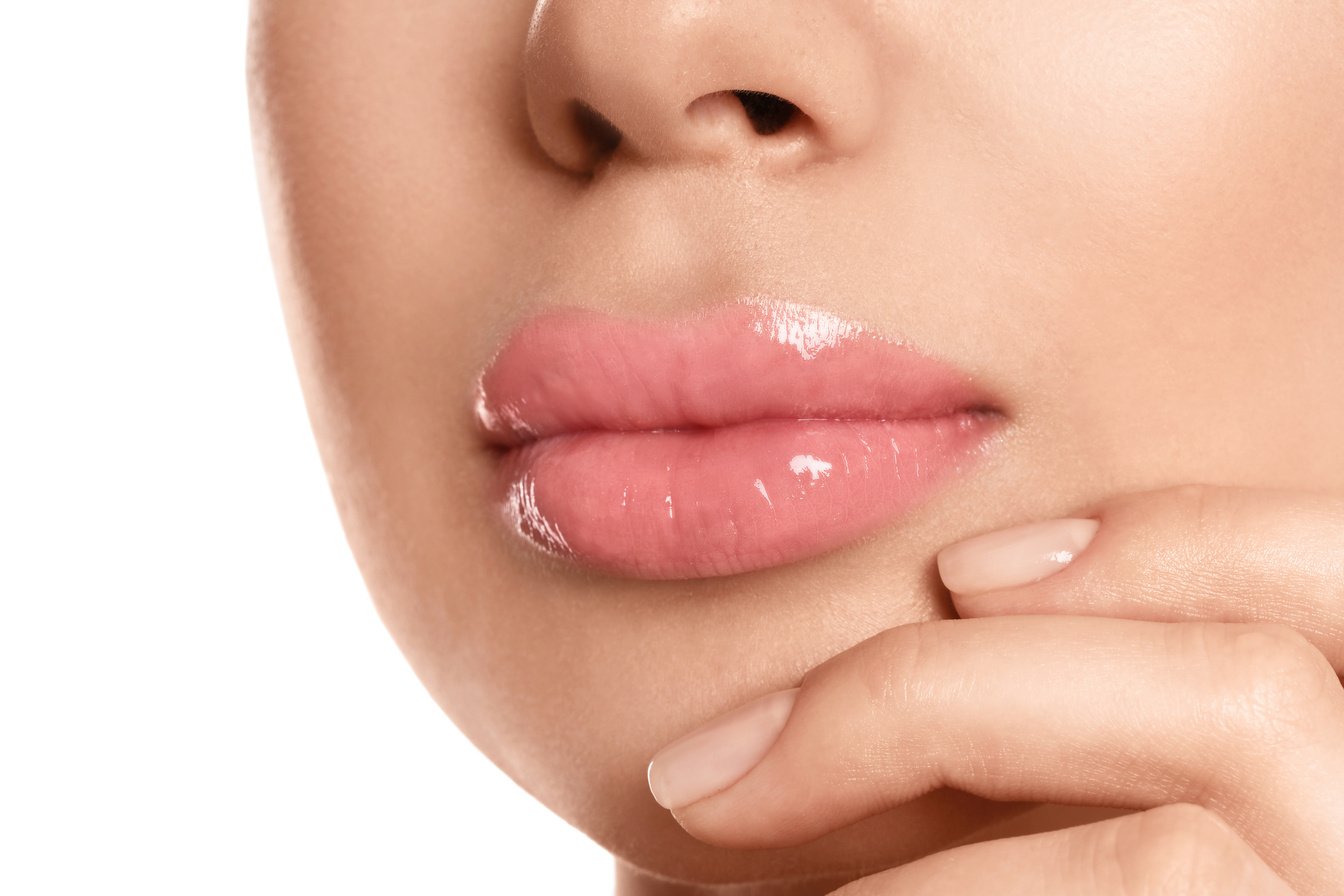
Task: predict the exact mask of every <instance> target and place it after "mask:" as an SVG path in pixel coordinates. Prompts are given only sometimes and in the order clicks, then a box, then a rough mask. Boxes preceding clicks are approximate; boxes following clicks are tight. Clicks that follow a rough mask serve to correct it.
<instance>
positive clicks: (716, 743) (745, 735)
mask: <svg viewBox="0 0 1344 896" xmlns="http://www.w3.org/2000/svg"><path fill="white" fill-rule="evenodd" d="M797 696H798V688H789V689H788V690H785V691H775V692H774V693H773V694H766V695H765V696H764V697H758V698H756V699H755V700H753V701H751V702H750V703H747V704H744V705H742V706H739V707H738V708H737V709H734V710H732V711H731V712H728V713H725V714H723V715H721V716H719V717H718V718H717V719H714V720H713V721H712V722H710V723H709V724H707V725H705V726H704V727H702V728H698V729H696V730H695V731H692V732H691V733H690V734H687V735H686V736H685V737H682V738H679V739H678V740H675V741H673V742H672V743H670V744H668V745H667V746H665V747H663V748H662V749H661V750H659V751H658V755H656V756H654V757H653V761H652V762H650V763H649V790H651V791H652V792H653V798H654V799H655V800H657V801H658V805H660V806H662V807H663V808H664V809H680V808H681V807H682V806H689V805H690V804H691V803H694V802H696V801H698V800H702V799H704V798H705V797H707V796H709V795H710V794H713V793H718V792H719V791H720V790H723V789H724V788H726V787H728V786H730V785H732V784H735V783H737V781H738V779H740V778H741V777H742V776H743V775H745V774H746V773H747V772H749V771H751V770H752V769H753V768H755V767H756V764H757V763H758V762H760V761H761V759H762V758H763V757H764V756H765V754H766V753H767V752H768V751H769V750H770V747H771V746H773V745H774V743H775V740H776V739H778V737H779V732H780V731H782V730H783V729H784V723H785V722H787V721H788V720H789V713H790V712H791V711H792V710H793V701H794V700H795V698H797Z"/></svg>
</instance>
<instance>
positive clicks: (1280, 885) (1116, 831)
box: [830, 803, 1293, 896]
mask: <svg viewBox="0 0 1344 896" xmlns="http://www.w3.org/2000/svg"><path fill="white" fill-rule="evenodd" d="M947 893H993V894H994V896H1077V894H1082V893H1086V894H1089V896H1133V894H1138V893H1217V894H1220V896H1293V892H1292V890H1291V889H1289V887H1288V885H1287V884H1286V883H1284V881H1283V879H1282V878H1280V877H1279V876H1278V875H1277V874H1275V873H1274V872H1273V870H1271V869H1270V867H1269V866H1268V865H1266V864H1265V862H1264V860H1263V859H1261V858H1260V857H1259V856H1257V855H1256V854H1255V851H1254V850H1252V849H1251V848H1250V847H1249V846H1248V845H1247V844H1246V842H1245V841H1244V840H1242V839H1241V838H1240V837H1238V836H1237V834H1236V832H1235V831H1233V830H1232V829H1231V828H1230V827H1228V825H1227V823H1226V822H1224V821H1223V820H1222V819H1220V818H1219V817H1218V816H1216V815H1214V814H1213V813H1212V812H1210V811H1208V810H1207V809H1204V808H1202V807H1199V806H1193V805H1190V804H1188V803H1181V804H1176V805H1171V806H1162V807H1160V808H1157V809H1150V810H1148V811H1146V812H1139V813H1136V814H1133V815H1126V816H1123V817H1121V818H1112V819H1108V820H1106V821H1100V822H1097V823H1095V824H1088V825H1083V826H1081V827H1076V828H1066V829H1064V830H1062V831H1050V832H1048V833H1044V834H1032V835H1030V836H1027V837H1012V838H1006V839H1003V840H990V841H988V842H985V843H975V844H972V845H970V846H962V847H958V848H956V849H949V850H947V851H945V852H940V853H937V854H935V855H932V856H929V857H927V858H924V859H920V860H919V861H917V862H912V863H910V864H908V865H902V866H901V867H899V868H892V869H891V870H889V871H883V872H881V873H879V874H874V875H871V876H869V877H865V878H862V879H861V880H857V881H854V882H853V883H851V884H848V885H846V886H844V887H841V888H840V889H839V890H836V891H834V892H833V893H831V894H830V896H898V894H899V896H935V894H936V896H943V894H947Z"/></svg>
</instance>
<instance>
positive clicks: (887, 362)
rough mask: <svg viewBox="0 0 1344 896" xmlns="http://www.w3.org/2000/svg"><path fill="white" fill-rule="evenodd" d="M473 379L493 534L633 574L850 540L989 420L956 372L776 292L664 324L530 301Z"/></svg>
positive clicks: (964, 463) (935, 477) (919, 493)
mask: <svg viewBox="0 0 1344 896" xmlns="http://www.w3.org/2000/svg"><path fill="white" fill-rule="evenodd" d="M478 386H479V388H478V394H477V400H476V420H477V424H478V426H479V428H480V430H481V432H482V434H483V436H484V438H485V440H486V441H487V442H488V443H489V444H491V445H493V446H495V447H496V448H497V449H498V450H499V454H500V457H499V463H498V469H497V473H498V479H497V481H496V482H495V484H494V485H495V488H496V496H497V498H498V500H499V502H500V504H501V506H502V508H503V511H504V518H505V520H506V521H507V522H508V524H509V525H510V527H511V528H512V529H513V530H514V531H515V532H516V533H518V534H519V535H521V536H522V537H523V538H525V539H527V540H528V541H529V542H531V543H532V544H533V545H535V546H536V547H538V548H541V549H542V550H545V551H547V552H549V553H552V554H556V555H560V556H563V557H566V558H569V559H571V560H574V561H577V562H579V563H582V564H586V565H588V566H592V567H595V568H597V569H600V570H603V571H606V572H610V573H614V574H618V575H626V576H633V577H637V578H646V579H684V578H697V577H704V576H717V575H730V574H733V573H740V572H747V571H750V570H755V569H761V568H764V567H769V566H775V565H779V564H784V563H789V562H793V561H796V560H800V559H804V558H806V557H809V556H814V555H816V554H820V553H823V552H825V551H828V550H832V549H834V548H837V547H839V546H841V545H844V544H846V543H848V542H851V541H854V540H855V539H858V538H860V537H862V536H864V535H866V534H868V533H870V532H872V531H874V530H876V529H878V528H880V527H882V526H884V525H888V524H890V523H891V522H893V521H894V520H896V519H897V518H899V517H900V516H902V515H903V514H905V513H908V512H909V511H911V510H913V509H914V508H915V507H916V506H918V505H920V504H921V503H923V502H924V501H925V500H926V499H927V498H928V497H929V496H930V494H931V493H932V492H933V491H934V490H935V489H936V488H937V486H938V485H939V484H940V483H941V482H945V481H946V480H947V479H948V478H949V476H951V475H954V474H956V473H958V472H961V471H965V470H967V469H969V468H970V462H971V461H972V460H973V459H974V458H975V457H977V456H979V455H980V454H983V453H984V451H983V449H984V448H985V446H986V445H987V444H988V442H989V439H990V437H991V436H992V435H993V433H994V432H995V431H996V430H997V429H998V428H999V426H1000V424H1002V423H1003V421H1004V417H1003V415H1002V414H1001V413H999V412H998V411H997V410H996V409H995V408H994V406H993V404H992V401H991V398H990V397H989V396H988V394H987V393H986V392H985V391H984V390H983V389H982V388H980V387H979V386H977V385H976V384H975V383H974V382H973V381H972V380H971V378H970V377H968V376H967V375H965V374H964V373H962V372H960V371H958V370H956V369H955V368H952V367H950V366H949V365H947V364H945V363H943V362H941V361H937V360H935V359H933V358H931V357H928V356H926V355H924V354H921V353H920V352H918V351H917V350H916V349H914V348H913V347H912V346H909V345H905V344H901V343H900V342H897V341H895V340H892V339H888V338H884V337H883V336H881V335H879V334H877V333H874V332H872V331H870V330H869V329H867V328H866V327H864V326H863V325H861V324H858V323H855V322H852V321H847V320H844V319H842V318H839V317H837V316H835V315H833V314H830V313H828V312H825V311H822V310H820V309H817V308H812V307H808V306H803V305H796V304H792V303H787V302H778V301H760V300H746V301H741V302H736V303H733V304H730V305H726V306H722V307H719V308H717V309H715V310H713V311H711V312H708V313H705V314H701V315H698V316H696V317H693V318H685V319H678V320H634V319H628V318H620V317H612V316H609V315H604V314H600V313H597V312H592V311H579V310H561V311H552V312H547V313H544V314H542V315H539V316H536V317H533V318H531V319H530V320H528V321H527V322H526V323H524V324H523V325H522V326H521V327H520V328H519V329H518V330H516V331H515V332H514V333H513V335H512V336H510V337H509V339H508V340H507V341H506V343H505V344H504V346H503V348H502V349H501V350H500V352H499V354H498V355H497V356H496V357H495V359H494V360H493V361H492V362H491V363H490V364H489V365H488V366H487V368H486V369H485V371H484V372H483V373H482V374H481V377H480V379H479V383H478Z"/></svg>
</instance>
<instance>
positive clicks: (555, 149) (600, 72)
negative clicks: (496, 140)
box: [524, 0, 882, 174]
mask: <svg viewBox="0 0 1344 896" xmlns="http://www.w3.org/2000/svg"><path fill="white" fill-rule="evenodd" d="M868 5H869V4H867V3H864V2H862V0H835V2H826V0H671V2H669V0H662V2H658V0H539V2H538V3H537V6H536V9H535V11H534V13H533V16H532V22H531V25H530V27H529V30H528V38H527V45H526V49H525V55H524V77H525V81H526V89H527V108H528V115H529V117H530V118H531V123H532V128H533V131H534V133H535V134H536V136H537V140H538V142H539V143H540V144H541V147H542V149H543V150H544V151H545V152H546V153H547V155H549V156H550V157H551V158H552V159H553V160H554V161H555V162H556V164H558V165H559V166H560V167H562V168H564V169H566V170H569V171H572V172H575V173H579V174H592V173H593V172H594V171H595V170H596V169H597V168H598V167H599V166H600V165H602V164H604V163H605V162H607V161H609V160H611V159H612V158H615V157H626V158H629V159H630V160H631V161H633V162H636V163H641V164H704V163H723V162H728V161H734V162H737V163H739V164H745V165H753V166H756V165H761V166H769V167H773V168H776V169H779V168H789V167H791V166H793V167H797V166H801V165H803V164H806V163H810V162H815V161H821V160H825V159H827V158H835V157H845V156H852V155H855V154H857V153H859V152H860V151H862V149H863V147H864V146H865V145H867V144H868V143H869V142H870V141H871V140H872V138H873V133H874V131H875V128H876V124H877V120H878V117H879V110H880V109H881V107H882V106H881V86H882V85H881V81H880V79H879V77H878V74H879V73H878V66H877V60H876V53H875V50H874V47H873V45H872V43H871V38H870V37H869V35H866V34H865V32H864V30H863V27H862V25H863V19H862V14H863V12H864V8H865V7H867V6H868ZM870 15H871V13H870Z"/></svg>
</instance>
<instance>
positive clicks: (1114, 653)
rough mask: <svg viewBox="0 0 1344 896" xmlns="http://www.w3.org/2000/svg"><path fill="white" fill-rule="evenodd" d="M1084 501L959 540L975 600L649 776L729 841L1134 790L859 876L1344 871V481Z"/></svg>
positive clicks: (902, 879)
mask: <svg viewBox="0 0 1344 896" xmlns="http://www.w3.org/2000/svg"><path fill="white" fill-rule="evenodd" d="M1080 517H1081V518H1080V519H1075V520H1056V521H1051V522H1048V523H1038V524H1030V525H1027V526H1022V527H1018V528H1016V529H1010V530H1004V531H1003V532H996V533H992V534H990V535H986V536H981V537H979V538H975V539H971V540H970V541H967V542H962V543H960V544H958V545H953V546H952V547H950V548H947V549H945V550H944V551H943V552H942V553H941V554H940V555H939V569H940V573H941V574H942V577H943V580H944V583H945V584H946V585H947V586H948V587H949V589H950V590H951V592H952V596H953V600H954V602H955V604H956V607H957V611H958V613H959V614H960V615H961V616H962V617H963V618H961V619H955V620H944V621H937V622H925V623H916V624H911V625H903V626H899V627H897V628H894V629H890V630H888V631H885V632H882V633H880V634H878V635H875V636H873V637H871V638H869V639H868V640H866V641H864V642H862V643H860V644H858V645H856V646H854V647H853V648H851V649H849V650H847V651H845V652H844V653H841V654H839V655H837V656H834V657H832V658H831V659H829V660H827V661H826V662H824V663H822V664H821V665H819V666H817V667H815V668H813V669H812V670H810V671H809V672H808V673H807V674H806V675H805V676H804V677H803V680H802V684H801V686H800V687H798V688H792V689H789V690H786V691H779V692H776V693H773V694H768V695H765V696H764V697H761V698H758V699H757V700H756V701H754V702H752V703H749V704H746V705H745V706H743V707H740V708H739V709H737V710H734V711H733V712H731V713H728V714H726V715H725V716H721V717H720V718H719V719H718V720H715V721H714V722H712V723H710V725H708V726H706V727H705V728H702V729H700V730H699V731H697V732H694V733H692V734H691V735H688V736H687V737H684V738H682V739H680V740H678V741H677V742H675V743H674V744H672V745H670V746H668V747H666V748H664V749H663V750H662V751H660V752H659V754H658V755H657V756H656V757H654V761H653V762H652V763H651V764H650V768H649V781H650V786H651V787H652V788H653V790H654V795H655V796H656V797H658V799H659V802H660V803H662V804H663V805H664V806H666V807H668V808H671V809H673V814H674V816H675V817H676V819H677V821H678V822H679V823H680V824H681V825H682V826H683V827H684V828H685V829H686V830H687V831H689V832H690V833H691V834H692V835H694V836H695V837H697V838H699V839H701V840H704V841H706V842H709V843H713V844H717V845H721V846H725V847H735V848H753V847H771V846H790V845H795V844H799V843H803V842H806V841H809V840H812V839H815V838H816V837H819V836H821V835H822V834H825V833H827V832H829V831H832V830H835V829H837V828H840V827H843V826H845V825H847V824H850V823H852V822H855V821H858V820H859V819H861V818H864V817H866V816H869V815H873V814H876V813H880V812H883V811H885V810H887V809H890V808H891V807H893V806H895V805H898V804H900V803H903V802H906V801H908V800H911V799H913V798H915V797H918V796H920V795H923V794H925V793H927V792H929V791H931V790H934V789H936V788H939V787H953V788H957V789H960V790H963V791H968V792H970V793H973V794H976V795H978V796H981V797H985V798H989V799H995V800H1010V801H1039V802H1052V803H1073V804H1083V805H1092V806H1110V807H1119V808H1129V809H1134V810H1138V811H1136V812H1135V813H1133V814H1129V815H1125V816H1122V817H1119V818H1115V819H1111V820H1108V821H1103V822H1098V823H1095V824H1090V825H1085V826H1081V827H1075V828H1069V829H1065V830H1062V831H1054V832H1049V833H1044V834H1033V835H1030V836H1024V837H1016V838H1007V839H1001V840H994V841H988V842H984V843H977V844H972V845H969V846H961V847H958V848H955V849H951V850H947V851H945V852H941V853H937V854H935V855H932V856H929V857H926V858H924V859H921V860H919V861H916V862H913V863H911V864H907V865H903V866H901V867H899V868H894V869H890V870H887V871H883V872H881V873H878V874H875V875H873V876H870V877H866V878H863V879H862V880H859V881H855V882H854V883H852V884H850V885H849V886H846V887H844V888H842V889H841V890H839V891H837V893H839V894H844V896H855V894H897V893H899V894H902V896H907V894H922V893H961V892H968V893H969V892H993V893H995V896H1009V894H1019V893H1020V894H1028V893H1029V894H1065V893H1068V894H1075V893H1096V894H1132V893H1148V892H1159V891H1160V892H1169V891H1170V892H1200V893H1204V892H1208V893H1220V894H1235V893H1257V894H1258V893H1274V894H1279V893H1283V894H1289V893H1296V894H1298V896H1318V894H1326V893H1338V892H1340V889H1341V887H1342V886H1344V688H1341V687H1340V680H1339V678H1338V674H1339V671H1340V670H1341V669H1344V501H1339V500H1336V499H1334V498H1329V497H1325V496H1320V495H1304V494H1295V493H1288V492H1270V491H1260V490H1250V489H1225V488H1216V487H1208V486H1187V487H1181V488H1174V489H1165V490H1162V491H1157V492H1151V493H1146V494H1140V495H1136V496H1129V497H1125V498H1122V499H1119V500H1115V501H1110V502H1107V503H1105V504H1103V505H1101V506H1098V507H1095V508H1089V509H1087V510H1086V511H1085V512H1084V513H1083V514H1080ZM837 731H843V732H844V733H845V736H844V737H836V736H835V732H837ZM1183 887H1184V888H1183Z"/></svg>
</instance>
